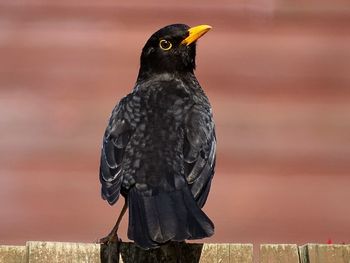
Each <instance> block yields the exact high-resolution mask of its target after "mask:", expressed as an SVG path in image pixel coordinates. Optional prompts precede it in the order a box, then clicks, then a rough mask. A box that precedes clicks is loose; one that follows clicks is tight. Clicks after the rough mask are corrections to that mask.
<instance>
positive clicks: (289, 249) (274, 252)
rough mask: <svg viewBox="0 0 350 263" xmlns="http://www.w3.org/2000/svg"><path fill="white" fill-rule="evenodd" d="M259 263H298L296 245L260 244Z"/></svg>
mask: <svg viewBox="0 0 350 263" xmlns="http://www.w3.org/2000/svg"><path fill="white" fill-rule="evenodd" d="M260 263H299V253H298V246H297V245H295V244H263V245H260Z"/></svg>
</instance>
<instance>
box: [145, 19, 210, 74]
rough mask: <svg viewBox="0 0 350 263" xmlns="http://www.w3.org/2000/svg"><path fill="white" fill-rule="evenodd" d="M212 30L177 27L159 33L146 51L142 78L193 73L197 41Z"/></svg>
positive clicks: (176, 25) (171, 26)
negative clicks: (153, 75) (154, 75)
mask: <svg viewBox="0 0 350 263" xmlns="http://www.w3.org/2000/svg"><path fill="white" fill-rule="evenodd" d="M210 29H211V26H208V25H200V26H195V27H189V26H188V25H184V24H173V25H169V26H166V27H163V28H162V29H160V30H158V31H157V32H155V33H154V34H153V35H152V36H151V37H150V38H149V39H148V41H147V42H146V44H145V46H144V48H143V49H142V54H141V67H140V73H139V78H140V77H141V78H144V77H147V76H149V75H152V74H157V73H175V72H179V73H181V72H193V70H194V69H195V67H196V63H195V57H196V41H197V39H199V38H200V37H201V36H203V35H204V34H205V33H206V32H208V31H209V30H210Z"/></svg>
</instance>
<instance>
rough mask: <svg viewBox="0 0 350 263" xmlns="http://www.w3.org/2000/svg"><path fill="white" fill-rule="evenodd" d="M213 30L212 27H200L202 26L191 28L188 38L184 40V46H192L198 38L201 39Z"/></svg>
mask: <svg viewBox="0 0 350 263" xmlns="http://www.w3.org/2000/svg"><path fill="white" fill-rule="evenodd" d="M211 28H212V27H211V26H209V25H200V26H195V27H191V28H190V29H189V30H188V33H189V35H188V37H186V38H185V39H184V40H182V42H181V44H184V45H187V46H188V45H190V44H192V43H193V42H194V41H196V40H197V39H198V38H200V37H201V36H203V35H204V34H205V33H207V32H208V31H209V30H210V29H211Z"/></svg>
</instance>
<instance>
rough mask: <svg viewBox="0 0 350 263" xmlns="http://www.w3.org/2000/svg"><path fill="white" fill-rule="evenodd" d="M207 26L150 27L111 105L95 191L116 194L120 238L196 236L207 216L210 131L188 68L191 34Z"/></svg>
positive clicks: (149, 242) (141, 242)
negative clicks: (135, 65)
mask: <svg viewBox="0 0 350 263" xmlns="http://www.w3.org/2000/svg"><path fill="white" fill-rule="evenodd" d="M209 29H211V27H210V26H208V25H200V26H195V27H189V26H187V25H185V24H173V25H169V26H166V27H164V28H162V29H160V30H158V31H157V32H155V33H154V34H153V35H152V36H151V37H150V38H149V39H148V41H147V42H146V44H145V46H144V48H143V50H142V54H141V66H140V70H139V74H138V77H137V81H136V84H135V87H134V89H133V91H132V92H131V93H130V94H128V95H127V96H126V97H124V98H122V99H121V100H120V102H119V103H118V104H117V105H116V107H115V108H114V109H113V111H112V114H111V117H110V120H109V123H108V126H107V128H106V131H105V133H104V137H103V145H102V152H101V164H100V182H101V185H102V198H103V199H105V200H107V201H108V203H109V204H110V205H113V204H114V203H115V202H117V200H118V198H119V196H120V194H121V195H122V196H123V197H124V198H125V204H124V208H123V210H122V212H121V215H120V216H119V218H118V220H117V223H116V225H115V227H114V228H113V230H112V231H111V233H110V234H109V235H108V236H107V237H105V238H103V239H101V242H112V241H113V240H115V239H117V230H118V226H119V223H120V221H121V218H122V216H123V214H124V213H125V211H126V209H127V208H128V209H129V225H128V238H129V239H131V240H134V241H135V243H136V244H137V245H138V246H140V247H141V248H144V249H149V248H156V247H159V246H160V245H162V244H164V243H166V242H168V241H184V240H186V239H201V238H205V237H209V236H211V235H213V233H214V224H213V223H212V221H211V220H210V219H209V218H208V216H207V215H206V214H205V213H204V212H203V211H202V210H201V208H202V207H203V206H204V204H205V202H206V200H207V196H208V193H209V190H210V185H211V181H212V178H213V175H214V167H215V153H216V137H215V127H214V122H213V116H212V109H211V106H210V104H209V100H208V98H207V96H206V95H205V93H204V91H203V90H202V88H201V86H200V85H199V83H198V80H197V79H196V77H195V75H194V70H195V66H196V65H195V56H196V41H197V40H198V39H199V38H200V37H201V36H202V35H204V34H205V33H206V32H207V31H209Z"/></svg>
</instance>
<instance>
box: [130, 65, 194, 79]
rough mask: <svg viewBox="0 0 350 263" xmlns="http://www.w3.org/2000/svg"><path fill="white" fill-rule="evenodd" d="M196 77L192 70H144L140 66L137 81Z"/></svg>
mask: <svg viewBox="0 0 350 263" xmlns="http://www.w3.org/2000/svg"><path fill="white" fill-rule="evenodd" d="M189 78H196V77H195V75H194V72H193V70H192V71H173V72H168V71H154V70H145V69H143V68H142V67H141V68H140V71H139V74H138V77H137V82H144V81H150V80H159V81H169V80H173V79H189Z"/></svg>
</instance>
